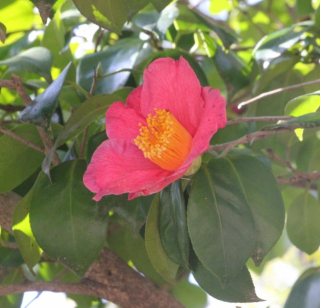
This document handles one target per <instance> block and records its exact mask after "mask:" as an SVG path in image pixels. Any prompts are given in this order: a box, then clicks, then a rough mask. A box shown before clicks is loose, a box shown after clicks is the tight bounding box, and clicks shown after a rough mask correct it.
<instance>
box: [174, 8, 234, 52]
mask: <svg viewBox="0 0 320 308" xmlns="http://www.w3.org/2000/svg"><path fill="white" fill-rule="evenodd" d="M178 9H179V13H180V14H179V16H178V18H177V19H176V21H175V25H176V28H177V30H178V31H183V32H184V33H186V32H187V33H195V32H198V31H199V30H201V31H203V32H207V33H209V32H210V31H214V32H215V33H216V34H217V35H218V37H219V38H220V39H221V41H222V42H223V45H224V46H225V48H229V47H230V45H232V44H233V43H235V42H236V41H237V40H238V38H237V36H236V35H235V34H234V33H233V32H231V31H229V30H227V29H225V28H223V27H221V25H220V24H218V23H217V22H215V21H214V20H213V19H207V18H206V16H204V15H202V14H201V13H198V12H194V11H192V10H191V9H189V8H188V7H186V6H185V5H178Z"/></svg>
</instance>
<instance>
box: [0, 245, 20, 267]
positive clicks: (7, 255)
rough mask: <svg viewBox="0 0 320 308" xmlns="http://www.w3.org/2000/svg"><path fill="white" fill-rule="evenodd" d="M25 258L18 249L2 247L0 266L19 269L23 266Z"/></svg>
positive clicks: (0, 249)
mask: <svg viewBox="0 0 320 308" xmlns="http://www.w3.org/2000/svg"><path fill="white" fill-rule="evenodd" d="M23 262H24V261H23V258H22V256H21V253H20V251H19V250H18V249H11V248H8V247H0V264H1V265H2V266H5V267H18V266H20V265H22V264H23Z"/></svg>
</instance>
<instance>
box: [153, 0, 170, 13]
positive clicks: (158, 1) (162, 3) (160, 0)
mask: <svg viewBox="0 0 320 308" xmlns="http://www.w3.org/2000/svg"><path fill="white" fill-rule="evenodd" d="M170 2H172V0H151V3H152V4H153V6H154V7H155V8H156V9H157V10H158V12H160V11H162V10H163V9H164V8H165V7H166V6H167V5H168V4H169V3H170Z"/></svg>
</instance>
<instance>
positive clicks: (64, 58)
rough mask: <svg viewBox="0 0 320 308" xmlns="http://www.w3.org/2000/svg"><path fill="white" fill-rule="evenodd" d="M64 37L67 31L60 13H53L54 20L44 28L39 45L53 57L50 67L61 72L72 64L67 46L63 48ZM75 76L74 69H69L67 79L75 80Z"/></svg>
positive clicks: (71, 57)
mask: <svg viewBox="0 0 320 308" xmlns="http://www.w3.org/2000/svg"><path fill="white" fill-rule="evenodd" d="M66 35H67V31H66V28H65V26H64V22H63V20H62V17H61V12H60V10H58V11H57V12H56V13H55V15H54V18H53V19H52V20H51V21H50V23H49V24H48V26H46V28H45V32H44V34H43V38H42V42H41V45H42V46H43V47H45V48H47V49H49V50H50V51H51V54H52V56H53V64H52V66H54V67H57V68H59V69H60V70H63V69H64V68H65V67H66V66H67V65H68V63H70V62H73V56H72V53H71V51H70V47H69V45H67V47H66V48H64V47H65V44H66ZM70 73H72V75H73V76H72V78H70V77H71V76H70V75H71V74H70ZM75 75H76V73H75V69H74V68H73V67H71V69H70V70H69V76H68V77H69V78H68V79H71V80H75Z"/></svg>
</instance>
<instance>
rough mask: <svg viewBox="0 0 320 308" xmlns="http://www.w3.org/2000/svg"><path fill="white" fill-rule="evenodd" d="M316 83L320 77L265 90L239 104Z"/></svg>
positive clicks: (240, 105) (244, 104)
mask: <svg viewBox="0 0 320 308" xmlns="http://www.w3.org/2000/svg"><path fill="white" fill-rule="evenodd" d="M316 83H320V79H316V80H312V81H307V82H304V83H300V84H295V85H292V86H289V87H284V88H279V89H275V90H272V91H269V92H265V93H262V94H259V95H258V96H256V97H253V98H251V99H249V100H247V101H245V102H242V103H241V104H239V105H238V108H239V109H240V108H242V107H243V106H246V105H249V104H251V103H253V102H256V101H258V100H260V99H262V98H265V97H268V96H271V95H275V94H278V93H281V92H284V91H290V90H293V89H298V88H302V87H305V86H309V85H313V84H316Z"/></svg>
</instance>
